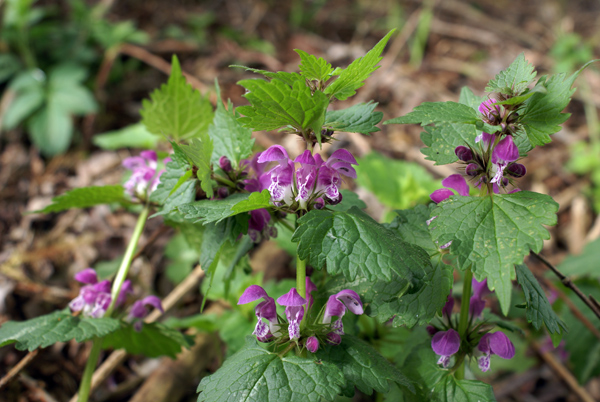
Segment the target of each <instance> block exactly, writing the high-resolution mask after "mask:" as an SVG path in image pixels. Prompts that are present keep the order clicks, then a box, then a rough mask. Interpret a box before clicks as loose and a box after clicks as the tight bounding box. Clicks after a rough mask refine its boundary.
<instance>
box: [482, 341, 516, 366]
mask: <svg viewBox="0 0 600 402" xmlns="http://www.w3.org/2000/svg"><path fill="white" fill-rule="evenodd" d="M477 351H478V352H479V353H480V354H481V356H480V357H479V358H478V359H477V365H478V366H479V369H480V370H481V371H483V372H486V371H488V370H489V369H490V356H492V355H497V356H500V357H501V358H503V359H512V358H513V357H514V355H515V346H514V345H513V343H512V342H511V341H510V339H508V337H507V336H506V335H505V334H504V333H503V332H501V331H498V332H494V333H487V334H485V335H483V336H482V337H481V339H480V340H479V344H478V345H477Z"/></svg>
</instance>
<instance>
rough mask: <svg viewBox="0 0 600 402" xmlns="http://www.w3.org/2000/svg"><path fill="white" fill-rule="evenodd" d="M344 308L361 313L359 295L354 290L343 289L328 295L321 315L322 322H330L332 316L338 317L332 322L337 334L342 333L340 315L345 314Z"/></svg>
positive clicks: (361, 306)
mask: <svg viewBox="0 0 600 402" xmlns="http://www.w3.org/2000/svg"><path fill="white" fill-rule="evenodd" d="M346 309H348V310H350V312H352V313H354V314H356V315H361V314H363V312H364V310H363V304H362V301H361V300H360V296H359V295H358V293H356V292H355V291H354V290H351V289H344V290H342V291H340V292H338V293H336V294H333V295H331V296H329V300H328V301H327V304H326V305H325V314H324V315H323V323H324V324H329V323H331V318H332V317H338V319H337V320H336V321H335V322H334V323H333V324H332V327H333V329H334V331H333V332H335V333H336V334H338V335H344V324H343V322H342V317H343V316H344V314H346Z"/></svg>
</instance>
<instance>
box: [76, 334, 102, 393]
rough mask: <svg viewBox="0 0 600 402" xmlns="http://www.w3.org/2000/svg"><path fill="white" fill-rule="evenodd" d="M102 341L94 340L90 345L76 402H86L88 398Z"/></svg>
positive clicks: (100, 339) (99, 339)
mask: <svg viewBox="0 0 600 402" xmlns="http://www.w3.org/2000/svg"><path fill="white" fill-rule="evenodd" d="M102 339H103V338H94V341H93V343H92V350H91V351H90V355H89V357H88V360H87V363H86V364H85V370H84V371H83V377H81V384H79V398H78V399H77V401H78V402H87V400H88V398H89V396H90V386H91V384H92V375H93V374H94V370H96V365H97V364H98V357H100V351H101V350H102Z"/></svg>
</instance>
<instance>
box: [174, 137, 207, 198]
mask: <svg viewBox="0 0 600 402" xmlns="http://www.w3.org/2000/svg"><path fill="white" fill-rule="evenodd" d="M200 136H201V137H200V138H192V140H191V141H190V144H189V145H183V144H182V145H180V146H179V147H180V149H181V150H182V151H183V152H184V153H185V155H186V156H187V157H188V158H189V159H190V161H191V162H192V163H193V164H194V166H196V168H197V169H198V171H197V173H196V176H197V177H198V180H200V187H201V188H202V190H204V192H205V193H206V197H207V198H212V196H213V194H214V193H213V185H212V181H211V176H212V167H211V157H212V153H213V142H212V140H211V138H210V137H209V136H208V134H207V133H203V134H200Z"/></svg>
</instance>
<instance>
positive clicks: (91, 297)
mask: <svg viewBox="0 0 600 402" xmlns="http://www.w3.org/2000/svg"><path fill="white" fill-rule="evenodd" d="M75 280H77V281H78V282H81V283H84V284H86V286H83V287H82V288H81V289H80V290H79V295H78V296H77V297H76V298H74V299H73V300H71V302H70V303H69V308H70V309H71V310H72V311H83V313H82V314H83V315H84V316H86V317H93V318H98V317H102V316H103V315H104V313H105V312H106V310H107V309H108V307H109V306H110V303H111V301H112V297H111V291H110V290H111V289H110V287H111V286H110V281H109V280H103V281H100V282H98V276H97V275H96V271H94V270H93V269H92V268H86V269H84V270H83V271H81V272H78V273H77V274H75ZM128 293H131V282H130V281H129V280H126V281H125V282H123V285H122V286H121V291H120V292H119V296H118V297H117V302H116V306H117V307H118V306H120V305H122V304H123V303H124V302H125V298H126V296H127V294H128Z"/></svg>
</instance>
